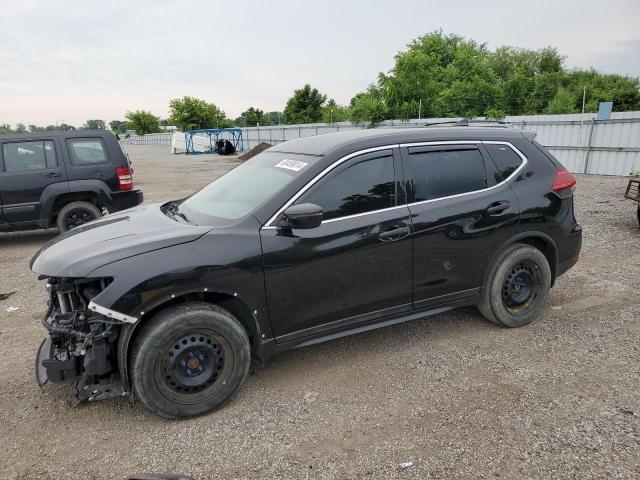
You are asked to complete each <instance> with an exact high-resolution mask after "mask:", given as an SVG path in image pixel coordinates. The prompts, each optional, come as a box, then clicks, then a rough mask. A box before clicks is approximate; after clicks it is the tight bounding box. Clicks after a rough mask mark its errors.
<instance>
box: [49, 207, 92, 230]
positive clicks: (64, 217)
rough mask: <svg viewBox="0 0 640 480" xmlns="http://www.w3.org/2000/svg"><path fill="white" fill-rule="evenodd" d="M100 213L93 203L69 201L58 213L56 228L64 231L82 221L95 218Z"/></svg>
mask: <svg viewBox="0 0 640 480" xmlns="http://www.w3.org/2000/svg"><path fill="white" fill-rule="evenodd" d="M101 215H102V214H101V213H100V210H98V207H96V206H95V205H94V204H93V203H89V202H71V203H69V204H67V205H65V206H64V207H62V209H60V212H59V213H58V221H57V224H58V230H60V232H66V231H68V230H71V229H72V228H75V227H78V226H80V225H82V224H83V223H87V222H90V221H91V220H95V219H96V218H98V217H100V216H101Z"/></svg>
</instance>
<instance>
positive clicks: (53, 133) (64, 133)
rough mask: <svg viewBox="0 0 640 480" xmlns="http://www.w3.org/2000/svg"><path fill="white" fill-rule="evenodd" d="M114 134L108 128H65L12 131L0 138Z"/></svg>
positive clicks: (25, 138) (19, 138)
mask: <svg viewBox="0 0 640 480" xmlns="http://www.w3.org/2000/svg"><path fill="white" fill-rule="evenodd" d="M104 135H112V133H111V132H108V131H106V130H64V131H59V130H56V131H51V132H26V133H10V134H8V135H0V140H28V139H31V138H57V137H62V138H73V137H96V136H100V137H102V136H104Z"/></svg>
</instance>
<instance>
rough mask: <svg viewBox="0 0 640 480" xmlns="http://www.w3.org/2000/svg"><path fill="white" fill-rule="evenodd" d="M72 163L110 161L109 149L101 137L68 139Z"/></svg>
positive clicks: (89, 163)
mask: <svg viewBox="0 0 640 480" xmlns="http://www.w3.org/2000/svg"><path fill="white" fill-rule="evenodd" d="M67 147H68V149H69V155H70V156H71V163H72V164H73V165H76V166H83V165H96V164H99V163H108V162H109V157H108V156H107V149H106V148H105V146H104V142H103V141H102V140H101V139H100V138H77V139H68V140H67Z"/></svg>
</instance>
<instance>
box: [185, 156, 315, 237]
mask: <svg viewBox="0 0 640 480" xmlns="http://www.w3.org/2000/svg"><path fill="white" fill-rule="evenodd" d="M318 158H319V157H317V156H314V155H304V154H293V153H282V152H262V153H260V154H259V155H256V156H255V157H253V158H252V159H250V160H247V161H246V162H244V163H243V164H241V165H238V166H237V167H236V168H234V169H233V170H231V171H229V172H227V173H226V174H224V175H223V176H222V177H220V178H218V179H216V180H214V181H213V182H211V183H210V184H209V185H207V186H206V187H204V188H203V189H202V190H200V191H198V192H196V193H194V194H193V195H191V196H190V197H188V198H187V199H186V200H184V201H183V202H182V203H181V204H180V212H183V213H184V215H185V216H186V217H187V218H188V219H189V221H190V222H191V223H195V224H198V225H213V224H215V223H219V221H220V220H224V221H232V220H236V219H239V218H242V217H244V216H245V215H247V214H249V213H250V212H252V211H254V210H255V209H256V208H257V207H259V206H260V205H262V204H263V203H265V202H266V201H267V200H268V199H269V198H271V197H272V196H273V195H274V194H276V193H277V192H279V191H280V190H282V189H283V188H284V187H285V186H286V185H287V184H289V183H290V182H291V181H293V180H294V179H295V178H296V177H297V176H298V175H301V174H302V173H303V172H305V171H306V170H307V169H308V168H309V166H310V165H312V164H313V163H314V162H316V161H317V160H318Z"/></svg>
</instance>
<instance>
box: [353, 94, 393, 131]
mask: <svg viewBox="0 0 640 480" xmlns="http://www.w3.org/2000/svg"><path fill="white" fill-rule="evenodd" d="M350 104H351V109H350V110H351V120H352V121H353V122H355V123H369V125H372V126H373V125H376V124H377V123H380V122H382V121H383V120H387V119H389V118H391V115H390V112H389V109H388V108H387V105H386V104H385V102H384V101H383V99H382V98H381V96H380V95H378V94H377V93H376V91H375V88H373V87H370V88H369V90H368V91H367V92H366V93H359V94H357V95H356V96H355V97H353V98H352V99H351V102H350Z"/></svg>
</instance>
